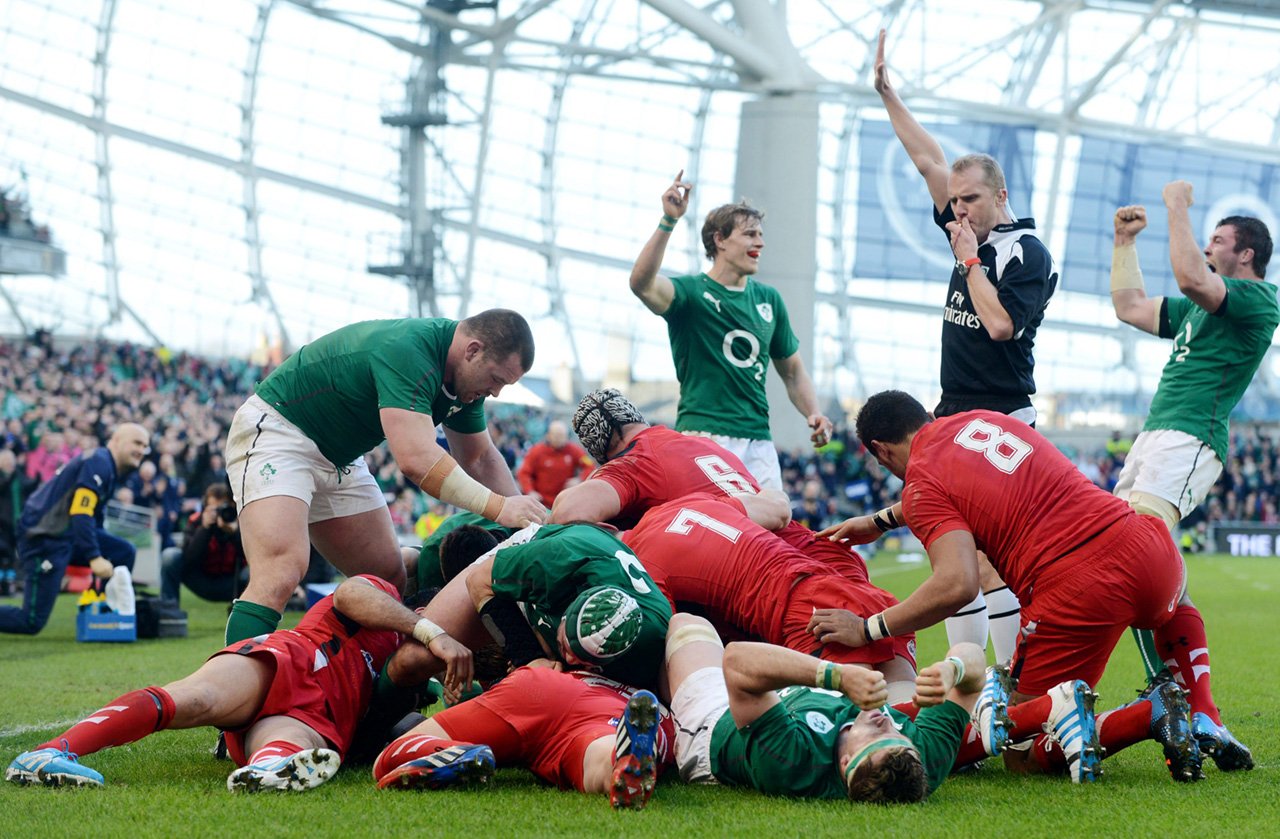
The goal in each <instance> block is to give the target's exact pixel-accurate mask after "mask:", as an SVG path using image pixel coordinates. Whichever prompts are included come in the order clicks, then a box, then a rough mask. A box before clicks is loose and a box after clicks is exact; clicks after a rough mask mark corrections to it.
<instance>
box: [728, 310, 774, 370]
mask: <svg viewBox="0 0 1280 839" xmlns="http://www.w3.org/2000/svg"><path fill="white" fill-rule="evenodd" d="M770 314H771V315H772V312H770ZM739 338H741V339H742V340H744V341H746V342H747V355H746V357H745V358H738V354H737V351H736V349H735V347H734V342H735V341H737V340H738V339H739ZM720 350H721V351H722V352H723V353H724V357H725V359H726V360H727V361H728V362H729V363H730V364H732V365H733V366H734V367H742V368H749V367H754V368H755V380H756V381H757V382H758V381H760V380H761V379H762V378H763V377H764V364H762V363H761V362H760V361H759V360H758V359H759V358H760V339H759V338H757V337H756V336H755V335H753V334H751V333H750V332H748V331H747V330H745V329H730V330H729V331H728V332H726V333H725V334H724V342H723V343H722V344H721V346H720Z"/></svg>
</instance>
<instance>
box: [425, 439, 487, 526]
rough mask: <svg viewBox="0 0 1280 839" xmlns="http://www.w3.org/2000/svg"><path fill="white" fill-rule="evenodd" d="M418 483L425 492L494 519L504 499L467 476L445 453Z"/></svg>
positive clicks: (456, 462)
mask: <svg viewBox="0 0 1280 839" xmlns="http://www.w3.org/2000/svg"><path fill="white" fill-rule="evenodd" d="M418 486H419V487H421V488H422V489H423V491H424V492H426V493H427V494H428V495H431V496H433V497H435V498H439V499H440V500H441V501H444V502H447V503H449V504H452V505H453V506H455V507H461V508H462V509H464V510H469V511H470V512H472V513H475V514H476V515H479V516H484V517H485V518H487V519H489V520H490V521H497V520H498V515H499V514H500V513H501V512H502V507H503V505H505V504H506V503H507V499H506V498H504V497H502V496H501V495H498V493H496V492H494V491H493V490H491V489H489V488H488V487H487V486H485V485H484V484H482V483H480V482H479V481H477V480H476V479H475V478H473V477H471V476H470V475H468V474H467V473H466V472H465V471H464V470H463V468H462V467H461V466H459V465H458V461H456V460H454V459H453V458H452V457H451V456H449V455H448V454H444V455H441V456H440V459H439V460H437V461H436V462H435V464H434V465H432V467H431V468H430V469H428V470H427V474H425V475H423V476H422V480H421V481H419V482H418Z"/></svg>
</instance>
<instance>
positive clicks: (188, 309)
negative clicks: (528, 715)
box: [0, 0, 1280, 421]
mask: <svg viewBox="0 0 1280 839" xmlns="http://www.w3.org/2000/svg"><path fill="white" fill-rule="evenodd" d="M5 9H6V13H5V15H4V16H3V19H2V20H0V186H4V187H6V188H7V189H10V190H12V191H13V192H17V193H22V194H25V195H26V197H27V198H28V201H29V203H30V206H31V208H32V211H33V215H34V216H35V217H36V220H38V221H42V222H45V223H47V224H48V225H49V226H50V227H51V228H52V230H53V235H54V239H55V243H56V244H57V245H58V246H59V247H61V248H62V249H64V250H65V251H66V253H67V264H66V272H65V274H64V275H62V276H58V277H46V276H3V277H0V298H2V299H0V332H5V333H14V332H18V331H28V330H31V329H34V328H38V327H45V328H51V329H55V330H57V331H60V332H66V333H81V334H96V335H106V336H110V337H114V338H124V339H130V340H138V341H143V342H155V343H157V344H161V343H162V344H166V345H168V346H171V347H175V348H191V349H196V350H200V351H204V352H211V353H217V354H244V353H246V352H248V351H249V350H251V349H254V348H262V347H264V346H266V345H268V344H271V343H279V344H283V345H284V346H286V347H294V346H297V345H300V344H302V343H305V342H306V341H307V340H310V339H311V338H313V337H315V336H317V335H320V334H323V333H325V332H327V331H329V330H331V329H333V328H336V327H337V326H339V325H341V324H343V323H347V322H350V321H353V320H359V319H364V318H373V317H397V316H405V315H418V314H433V313H439V314H444V315H450V316H456V315H461V314H467V313H471V312H474V311H477V310H479V309H482V308H487V307H489V306H493V305H507V306H511V307H514V308H517V309H519V310H521V311H522V312H524V313H525V314H526V315H527V316H528V317H529V318H530V320H531V322H532V323H533V324H534V328H535V334H536V336H537V338H538V344H539V352H538V360H537V363H536V365H535V370H534V372H535V373H536V374H539V375H542V376H545V377H549V378H552V379H553V381H555V380H563V381H564V382H566V383H567V384H566V387H567V388H569V389H570V390H572V389H574V388H576V387H579V386H580V385H581V383H582V382H583V381H594V380H599V379H602V378H609V377H611V376H613V377H615V378H616V377H617V376H619V375H623V376H630V377H634V378H638V379H672V378H674V370H673V368H672V365H671V362H670V358H669V355H668V353H667V350H666V334H665V328H664V325H663V323H662V321H660V320H659V319H657V318H654V317H651V316H649V315H648V314H647V312H645V311H644V310H643V308H642V307H641V306H640V305H639V304H638V303H637V302H636V301H635V300H634V299H633V298H632V297H631V296H630V294H629V292H628V290H627V284H626V276H627V273H628V271H629V269H630V266H631V262H632V260H633V258H634V256H635V255H636V253H638V251H639V248H640V246H641V245H642V244H643V242H644V240H645V239H646V238H647V236H648V234H649V231H650V230H651V229H652V226H653V223H654V222H655V221H656V218H657V216H658V213H659V211H660V205H659V196H660V194H661V192H662V191H663V189H665V188H666V186H667V185H668V184H669V183H670V182H671V179H672V176H673V175H674V174H675V173H676V172H677V171H678V170H681V169H683V170H685V171H686V173H687V175H688V177H690V178H692V179H693V180H694V181H695V182H696V184H697V187H696V189H695V190H694V193H693V206H692V208H691V211H690V217H691V218H694V217H700V215H701V214H704V213H705V212H706V211H707V210H708V209H709V208H711V207H713V206H715V205H717V204H720V203H724V202H726V201H729V200H733V199H735V198H736V197H737V192H738V190H739V189H740V187H741V181H742V177H741V170H740V168H739V167H740V165H741V160H740V156H739V150H740V146H741V144H742V142H743V138H744V136H746V135H745V134H744V126H746V127H747V130H749V128H750V126H749V125H747V124H746V123H744V117H743V114H744V113H745V112H746V110H747V109H749V108H750V107H752V105H753V103H762V102H763V103H775V102H778V101H783V100H788V99H793V98H801V99H805V100H806V101H808V100H812V101H813V102H815V103H816V105H815V107H816V111H815V113H816V114H817V117H816V119H817V123H816V125H817V142H816V149H815V151H814V154H813V156H814V158H815V160H816V167H814V172H815V173H816V174H815V177H814V180H815V181H816V183H815V184H814V194H815V195H816V197H817V204H818V206H817V211H816V216H815V218H814V220H813V228H814V237H813V238H814V242H815V244H814V249H813V264H814V267H815V271H814V280H813V283H812V303H813V317H812V327H811V328H812V333H813V338H812V342H811V344H812V347H813V350H814V356H813V358H812V360H811V364H810V369H811V370H812V371H813V373H814V375H815V379H816V380H817V382H818V386H819V389H820V391H821V392H822V393H823V394H825V395H827V396H829V397H830V396H835V395H840V396H854V397H857V396H860V395H863V394H865V393H868V392H871V391H874V390H878V389H880V388H881V387H884V386H890V385H892V386H899V387H906V388H908V389H914V390H916V391H917V392H922V391H923V392H927V391H928V390H929V389H930V388H936V376H937V367H938V362H937V357H938V347H937V340H936V339H937V330H938V311H939V309H940V306H941V303H942V297H943V291H942V280H944V279H945V276H946V275H945V271H944V270H942V269H941V268H940V267H938V266H939V265H940V264H941V263H944V262H945V261H946V259H947V257H948V254H947V253H946V252H945V250H943V249H944V248H945V244H944V243H943V242H942V240H941V239H940V238H939V239H937V240H936V241H932V242H928V243H926V245H927V248H926V249H927V250H931V251H934V253H932V254H927V253H922V254H920V255H919V257H920V260H917V261H916V262H912V263H911V265H910V266H908V267H906V268H904V269H903V272H897V273H895V270H893V266H894V265H895V263H896V262H897V261H898V258H899V256H900V255H901V254H902V253H904V252H905V251H904V247H905V248H906V249H907V250H915V249H916V246H915V245H914V244H913V243H912V239H913V237H916V236H918V235H923V234H919V233H918V230H917V232H915V233H912V232H909V231H907V230H905V229H902V227H901V223H902V219H904V218H905V219H908V220H909V221H913V223H914V221H921V222H922V224H923V225H924V228H926V229H927V228H928V227H930V226H931V225H930V224H929V220H928V218H927V216H924V217H923V218H922V219H914V216H913V215H912V214H913V213H914V214H915V215H921V213H920V212H918V207H917V205H918V204H919V202H918V201H916V200H915V199H916V198H918V197H919V196H921V195H923V193H924V189H923V186H922V184H920V183H918V182H915V183H912V181H911V178H910V175H911V174H913V173H910V172H906V173H905V174H904V172H903V171H902V169H903V161H902V160H900V159H893V158H892V157H891V153H890V151H888V150H887V148H885V144H884V138H883V135H884V114H883V109H882V108H881V107H880V102H879V98H878V96H877V95H876V94H875V92H874V90H873V89H872V88H871V86H870V81H871V74H872V66H873V62H874V56H875V47H876V37H877V33H878V31H879V30H880V29H881V28H886V29H887V30H888V31H889V60H890V64H891V66H892V69H893V74H894V78H895V80H896V83H897V85H898V87H899V89H900V91H901V92H902V93H903V95H904V98H905V99H906V100H907V102H908V104H909V105H910V106H911V107H912V109H913V110H914V111H915V112H916V113H917V115H918V116H919V117H920V118H921V119H922V120H923V121H926V123H927V124H929V125H930V126H936V127H938V128H939V130H941V131H943V132H944V133H946V132H950V136H951V142H952V143H953V145H954V146H955V147H956V148H959V147H961V146H964V145H981V144H982V143H983V142H988V143H995V144H996V145H997V146H998V147H1000V148H1002V149H1012V151H1010V154H1011V155H1013V156H1014V157H1015V158H1016V159H1017V161H1018V162H1016V163H1015V164H1014V168H1015V169H1018V170H1019V171H1020V173H1021V174H1020V175H1018V176H1015V177H1011V193H1012V199H1013V201H1014V206H1015V208H1018V206H1019V205H1018V200H1019V197H1020V196H1019V195H1018V194H1017V192H1016V191H1014V190H1013V186H1014V184H1015V183H1021V184H1023V185H1024V186H1025V194H1024V195H1023V196H1021V199H1022V202H1023V203H1022V206H1021V207H1020V209H1021V210H1022V212H1023V213H1028V212H1029V213H1030V214H1031V215H1034V216H1035V217H1036V218H1037V220H1038V222H1039V226H1040V229H1041V230H1042V231H1043V232H1042V236H1043V237H1044V238H1045V240H1046V241H1047V243H1048V244H1049V245H1050V249H1051V250H1052V251H1053V252H1054V253H1055V254H1056V255H1057V257H1058V259H1059V261H1060V263H1062V264H1063V265H1064V274H1063V276H1064V279H1063V286H1062V290H1061V291H1060V292H1059V294H1058V295H1057V296H1056V297H1055V300H1054V303H1053V304H1052V306H1051V308H1050V310H1049V313H1048V316H1047V320H1046V324H1045V326H1044V327H1043V328H1042V330H1041V335H1040V338H1039V341H1038V353H1037V355H1038V379H1039V382H1040V389H1041V392H1042V393H1046V392H1047V393H1089V394H1097V393H1103V394H1105V393H1115V394H1125V395H1132V394H1133V393H1134V392H1137V391H1142V390H1149V389H1150V388H1152V387H1153V386H1154V383H1155V381H1156V379H1157V378H1158V371H1159V368H1160V366H1161V365H1162V363H1163V361H1164V358H1165V356H1166V354H1167V347H1165V346H1164V345H1163V344H1161V343H1160V342H1157V341H1154V340H1148V339H1146V338H1143V337H1141V336H1138V335H1137V334H1136V333H1135V332H1134V331H1133V330H1131V329H1129V328H1127V327H1120V326H1117V324H1116V321H1115V318H1114V315H1113V314H1112V313H1111V309H1110V304H1109V301H1108V299H1107V297H1106V294H1105V288H1106V286H1105V283H1106V277H1105V267H1104V266H1105V264H1107V263H1108V262H1109V244H1108V243H1107V241H1106V238H1107V233H1106V231H1107V230H1108V229H1109V227H1110V214H1109V210H1107V209H1106V208H1107V207H1108V206H1109V202H1110V203H1111V204H1113V203H1114V200H1115V199H1117V196H1119V197H1120V198H1121V199H1125V198H1130V199H1132V200H1141V201H1143V202H1146V203H1147V204H1148V205H1149V206H1152V207H1153V209H1158V208H1159V205H1160V196H1159V188H1158V185H1157V186H1154V187H1153V186H1152V185H1153V184H1156V182H1157V181H1159V180H1160V178H1164V179H1166V180H1167V179H1172V178H1173V177H1179V176H1185V177H1188V179H1191V180H1193V181H1194V182H1197V186H1198V187H1200V186H1203V187H1204V188H1206V189H1208V190H1209V191H1210V192H1213V194H1214V195H1217V194H1218V193H1221V194H1222V195H1225V196H1228V197H1229V198H1230V199H1231V200H1228V199H1227V198H1221V200H1219V199H1217V198H1215V199H1214V200H1213V201H1211V202H1210V203H1211V205H1212V206H1211V207H1208V208H1206V212H1208V211H1210V210H1212V209H1215V208H1217V207H1218V206H1220V205H1222V206H1226V205H1231V206H1236V205H1242V206H1245V207H1246V209H1248V208H1254V209H1257V210H1258V211H1259V212H1260V213H1261V214H1263V215H1268V214H1269V213H1270V212H1272V211H1273V210H1275V208H1276V207H1277V204H1276V201H1275V198H1274V196H1272V195H1271V194H1269V192H1268V190H1269V189H1270V187H1271V185H1272V183H1273V181H1272V178H1273V170H1274V168H1275V166H1276V164H1277V163H1280V143H1278V142H1277V141H1280V84H1277V77H1278V76H1280V58H1277V56H1280V49H1277V47H1278V46H1280V4H1277V3H1274V2H1261V0H1259V2H1218V1H1217V0H1215V1H1214V2H1201V1H1200V0H1160V1H1159V2H1127V1H1126V0H1043V1H1037V0H989V2H985V3H982V4H973V3H960V2H947V1H946V0H876V1H875V2H872V1H871V0H789V2H785V3H784V2H772V1H771V0H711V2H697V3H695V2H689V0H497V2H471V0H428V2H408V0H220V2H218V3H204V4H192V3H189V2H183V1H182V0H98V2H94V3H87V2H82V1H81V0H65V1H64V2H58V1H57V0H9V2H7V3H6V4H5ZM974 126H977V128H974ZM877 144H879V145H877ZM1010 144H1012V145H1010ZM873 149H874V150H876V152H875V154H874V155H873V154H872V150H873ZM882 149H883V151H882ZM754 154H755V155H756V157H755V158H753V159H754V160H757V161H759V160H761V159H765V160H770V159H774V160H778V161H782V162H783V163H782V164H781V165H785V163H786V162H788V161H790V160H800V159H802V158H806V157H809V156H810V155H809V152H808V150H806V149H800V150H797V149H794V148H788V147H784V146H778V147H772V148H765V149H763V150H759V149H758V150H756V152H754ZM761 155H763V157H761ZM877 155H879V156H877ZM1224 160H1225V161H1226V163H1223V162H1222V161H1224ZM1005 163H1006V167H1009V166H1010V163H1009V162H1008V161H1006V162H1005ZM1224 167H1225V169H1226V170H1230V172H1232V173H1235V174H1233V175H1232V177H1233V178H1235V180H1231V182H1230V183H1226V182H1225V181H1224V182H1222V183H1217V182H1215V183H1209V182H1208V181H1209V180H1211V179H1212V178H1216V177H1218V173H1219V172H1221V171H1224ZM1233 167H1234V168H1233ZM1237 170H1238V172H1237ZM1215 184H1216V185H1215ZM899 186H901V187H902V189H901V190H900V189H899V188H898V187H899ZM908 193H911V195H912V201H915V203H912V202H909V201H906V200H905V199H901V200H900V195H906V194H908ZM1198 194H1200V193H1198ZM753 197H759V196H753ZM763 199H764V200H763V203H764V205H765V207H766V209H767V208H768V204H769V200H768V199H769V196H767V195H766V196H763ZM924 200H925V203H926V205H927V197H925V199H924ZM1232 201H1235V204H1232V203H1231V202H1232ZM1224 202H1226V204H1224ZM913 208H916V209H913ZM1112 208H1113V207H1112ZM882 217H884V218H882ZM1268 217H1270V216H1269V215H1268ZM1162 220H1163V216H1162V215H1160V214H1159V213H1158V212H1153V216H1152V231H1153V233H1154V232H1155V231H1156V230H1157V228H1159V227H1160V225H1161V224H1162V223H1163V221H1162ZM1206 223H1207V222H1206ZM770 224H771V222H770V221H768V220H766V238H767V234H768V232H769V230H770V229H771V228H770ZM885 224H887V225H889V227H890V228H892V229H889V231H888V232H887V233H886V232H883V231H882V232H881V233H876V234H875V235H871V233H873V232H874V231H875V230H876V229H878V226H879V227H883V226H884V225H885ZM895 225H896V227H895ZM918 227H919V225H917V228H918ZM895 231H896V233H895ZM895 235H896V236H897V237H898V239H897V240H895V239H894V236H895ZM877 237H878V238H877ZM1156 241H1157V243H1158V242H1159V239H1158V238H1157V239H1156ZM904 243H905V245H904ZM877 254H879V255H878V256H877ZM912 259H913V260H914V259H915V257H914V256H913V257H912ZM1144 262H1145V263H1146V267H1147V271H1148V276H1149V277H1154V276H1155V275H1157V274H1165V273H1167V271H1165V265H1164V264H1163V263H1158V262H1155V261H1153V260H1144ZM667 263H668V264H667V266H666V267H667V270H670V271H674V272H680V273H686V272H696V271H698V270H700V269H701V267H702V266H703V265H704V261H703V259H702V254H701V244H700V241H699V237H698V235H697V231H696V230H694V229H693V225H692V224H690V223H687V222H686V223H685V224H684V225H682V226H681V227H680V228H678V230H677V233H676V235H675V236H674V238H673V242H672V247H671V249H670V250H669V251H668V253H667ZM763 265H764V277H765V278H766V279H767V278H768V276H767V274H768V269H769V250H766V253H765V257H764V263H763ZM904 273H905V275H903V274H904ZM1099 276H1101V279H1099ZM1160 282H1164V280H1163V279H1161V280H1160ZM802 320H803V319H802ZM1264 369H1265V371H1266V372H1267V375H1266V376H1264V377H1263V378H1262V382H1261V385H1260V386H1261V387H1262V388H1263V389H1264V391H1265V392H1266V394H1265V395H1269V394H1271V393H1272V391H1273V384H1272V376H1271V365H1270V364H1267V365H1265V367H1264ZM620 371H621V372H620ZM1105 413H1106V412H1105V411H1102V412H1101V414H1102V415H1103V416H1102V419H1103V420H1104V421H1106V419H1107V418H1106V416H1105Z"/></svg>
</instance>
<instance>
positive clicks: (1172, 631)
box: [1155, 603, 1222, 725]
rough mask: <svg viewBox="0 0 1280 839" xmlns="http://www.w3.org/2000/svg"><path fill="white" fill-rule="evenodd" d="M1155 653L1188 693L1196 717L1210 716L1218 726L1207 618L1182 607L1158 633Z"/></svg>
mask: <svg viewBox="0 0 1280 839" xmlns="http://www.w3.org/2000/svg"><path fill="white" fill-rule="evenodd" d="M1155 636H1156V649H1157V650H1159V651H1160V657H1161V658H1162V659H1164V663H1165V666H1167V667H1168V668H1169V671H1170V672H1171V673H1173V676H1174V678H1175V679H1177V680H1178V684H1180V685H1182V686H1183V687H1185V688H1186V689H1187V690H1188V691H1189V695H1188V696H1187V701H1188V702H1189V703H1190V705H1191V710H1192V712H1193V713H1202V714H1208V716H1209V719H1211V720H1213V721H1214V722H1215V723H1217V724H1218V725H1221V724H1222V717H1220V716H1218V706H1217V705H1215V704H1214V702H1213V691H1212V689H1211V688H1210V686H1209V641H1208V638H1207V636H1206V635H1205V632H1204V618H1202V617H1200V611H1199V610H1198V609H1196V607H1195V606H1192V605H1190V604H1189V603H1184V604H1179V605H1178V608H1177V609H1176V610H1175V611H1174V613H1173V617H1172V618H1170V619H1169V622H1168V623H1166V624H1165V625H1164V626H1162V627H1160V628H1159V629H1157V630H1156V632H1155Z"/></svg>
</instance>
